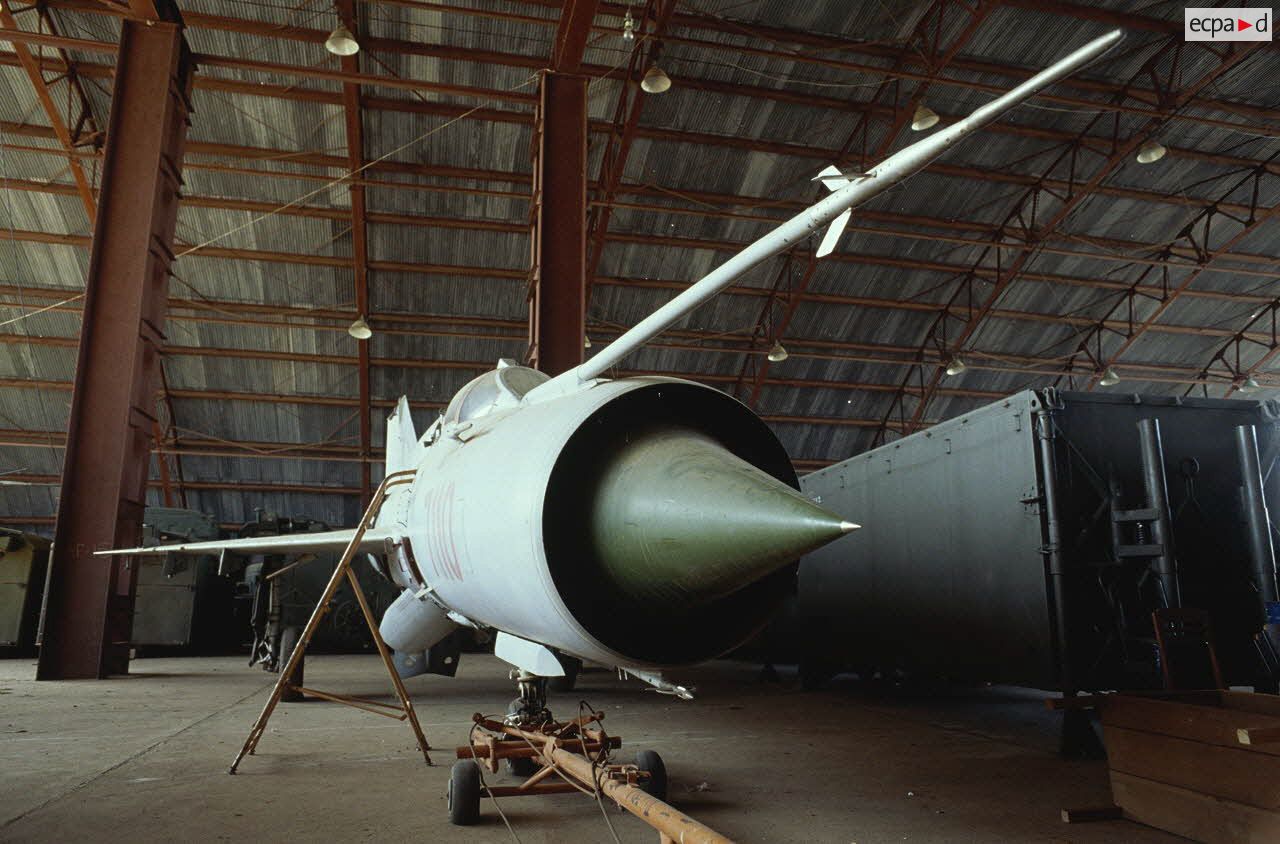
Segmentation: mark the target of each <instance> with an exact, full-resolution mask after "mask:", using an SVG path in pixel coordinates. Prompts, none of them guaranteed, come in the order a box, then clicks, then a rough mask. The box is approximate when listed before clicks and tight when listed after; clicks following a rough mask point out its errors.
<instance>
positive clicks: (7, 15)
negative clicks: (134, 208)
mask: <svg viewBox="0 0 1280 844" xmlns="http://www.w3.org/2000/svg"><path fill="white" fill-rule="evenodd" d="M10 3H11V0H0V34H7V33H5V32H4V31H5V30H18V29H19V27H18V22H17V20H15V19H14V16H13V12H12V11H11V10H10ZM25 11H28V12H30V11H34V12H35V13H36V14H37V15H38V16H39V17H40V24H41V28H42V29H43V28H45V26H46V18H45V11H44V10H43V9H42V8H40V7H37V6H33V7H30V8H29V9H27V10H25ZM12 43H13V50H14V53H16V54H17V57H18V61H19V63H21V65H22V69H23V70H24V71H25V72H26V74H27V78H28V79H30V80H31V87H32V89H33V90H34V91H35V94H36V99H38V100H39V101H40V108H41V109H42V110H43V111H44V114H45V117H47V118H48V120H49V125H50V126H51V127H53V132H54V134H55V135H56V136H57V138H58V142H59V143H61V144H62V151H63V152H64V153H65V154H66V157H67V167H68V168H70V170H71V178H72V179H74V180H75V183H76V190H77V192H78V193H79V196H80V203H81V205H83V206H84V212H85V215H86V216H87V217H88V219H89V225H90V227H92V226H93V223H94V219H95V218H96V216H97V213H98V208H97V203H96V202H95V201H94V198H93V183H92V181H91V180H90V178H89V176H88V174H87V173H85V170H84V162H83V160H82V159H81V158H79V157H77V156H76V155H75V154H74V152H75V150H76V149H77V147H79V145H80V143H81V135H80V130H81V129H82V128H87V129H88V130H89V134H90V135H96V134H97V127H96V126H94V125H93V114H92V112H90V111H89V105H88V102H87V101H86V100H85V97H84V92H83V91H81V90H80V89H79V81H78V80H77V79H76V76H75V66H74V65H73V64H72V63H71V60H70V59H69V58H68V57H67V55H66V53H63V54H62V65H63V67H64V68H65V71H64V72H63V75H65V76H66V79H67V84H68V85H70V86H71V87H72V90H73V91H75V92H76V93H77V95H78V96H77V99H76V103H77V106H78V108H79V109H80V114H79V116H78V117H77V118H75V120H74V122H75V126H74V132H73V128H72V127H71V126H69V125H68V124H69V123H70V122H71V121H72V118H71V115H70V114H68V115H66V117H64V116H63V114H62V112H61V110H60V109H59V108H58V105H57V103H55V102H54V101H53V94H52V93H51V92H50V90H49V85H50V82H49V80H47V79H45V76H44V66H43V62H42V61H41V60H40V59H39V58H37V57H36V56H34V55H32V52H31V48H30V47H28V46H27V45H26V44H24V43H22V42H19V41H14V42H12Z"/></svg>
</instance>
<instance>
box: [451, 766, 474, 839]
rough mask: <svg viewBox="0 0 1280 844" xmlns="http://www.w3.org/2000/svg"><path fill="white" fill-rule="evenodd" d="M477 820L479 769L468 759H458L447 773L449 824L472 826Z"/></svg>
mask: <svg viewBox="0 0 1280 844" xmlns="http://www.w3.org/2000/svg"><path fill="white" fill-rule="evenodd" d="M479 820H480V768H479V767H478V766H477V765H476V763H475V762H474V761H472V760H470V759H460V760H458V761H457V762H454V763H453V769H452V770H451V771H450V772H449V823H451V824H453V825H454V826H472V825H474V824H475V823H476V822H478V821H479Z"/></svg>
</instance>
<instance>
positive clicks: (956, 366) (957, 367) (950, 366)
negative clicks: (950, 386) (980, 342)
mask: <svg viewBox="0 0 1280 844" xmlns="http://www.w3.org/2000/svg"><path fill="white" fill-rule="evenodd" d="M968 368H969V367H967V366H965V365H964V361H962V360H960V356H959V355H956V356H955V357H953V358H952V359H951V360H949V361H947V369H946V373H947V374H948V375H959V374H960V373H961V372H964V371H965V370H966V369H968Z"/></svg>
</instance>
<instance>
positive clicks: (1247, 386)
mask: <svg viewBox="0 0 1280 844" xmlns="http://www.w3.org/2000/svg"><path fill="white" fill-rule="evenodd" d="M1261 389H1262V385H1261V384H1259V383H1258V379H1257V378H1254V377H1253V376H1252V375H1250V376H1249V377H1248V378H1246V379H1244V381H1243V382H1241V384H1240V386H1239V387H1236V390H1237V391H1238V392H1241V393H1256V392H1258V391H1259V390H1261Z"/></svg>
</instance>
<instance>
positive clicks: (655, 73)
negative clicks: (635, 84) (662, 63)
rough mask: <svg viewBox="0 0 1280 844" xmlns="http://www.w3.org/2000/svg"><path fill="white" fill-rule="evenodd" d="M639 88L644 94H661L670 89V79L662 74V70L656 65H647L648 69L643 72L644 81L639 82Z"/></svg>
mask: <svg viewBox="0 0 1280 844" xmlns="http://www.w3.org/2000/svg"><path fill="white" fill-rule="evenodd" d="M640 87H641V88H642V89H644V92H645V93H646V94H661V93H662V92H663V91H665V90H667V89H668V88H670V87H671V77H670V76H667V75H666V74H665V73H663V72H662V68H660V67H658V66H657V65H656V64H653V65H649V69H648V70H646V71H645V72H644V79H642V80H640Z"/></svg>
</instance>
